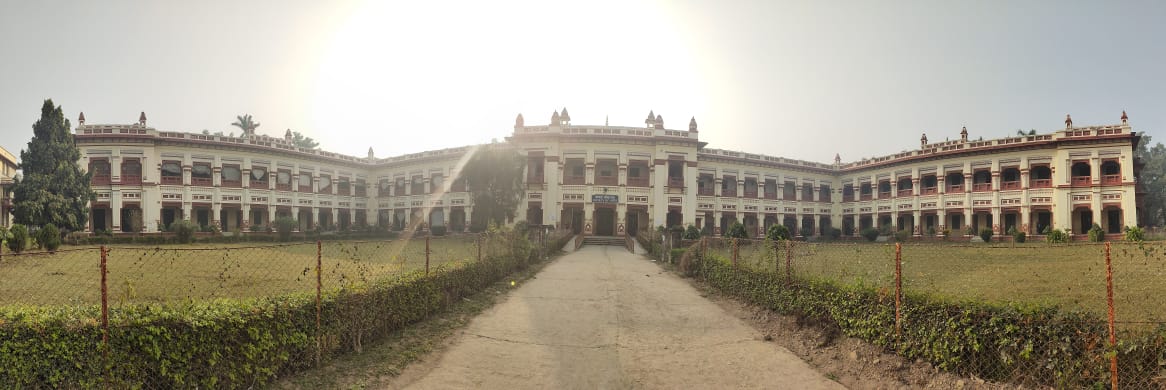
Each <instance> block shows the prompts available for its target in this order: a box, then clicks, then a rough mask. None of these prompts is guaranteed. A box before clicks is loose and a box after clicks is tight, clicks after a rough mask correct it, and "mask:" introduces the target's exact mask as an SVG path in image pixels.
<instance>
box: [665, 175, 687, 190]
mask: <svg viewBox="0 0 1166 390" xmlns="http://www.w3.org/2000/svg"><path fill="white" fill-rule="evenodd" d="M668 186H669V187H678V188H679V187H684V178H683V177H669V178H668Z"/></svg>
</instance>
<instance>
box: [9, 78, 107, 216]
mask: <svg viewBox="0 0 1166 390" xmlns="http://www.w3.org/2000/svg"><path fill="white" fill-rule="evenodd" d="M69 127H70V124H69V121H68V120H66V119H65V115H64V113H63V112H62V111H61V107H59V106H53V101H52V99H49V100H45V102H44V105H43V106H42V107H41V118H40V120H37V121H36V123H34V124H33V125H32V132H33V136H32V140H31V141H28V149H27V150H21V151H20V160H21V162H20V169H21V170H22V171H23V177H22V178H20V179H19V180H17V181H16V182H15V184H14V185H13V188H12V193H13V198H14V203H13V210H12V215H13V219H14V220H15V222H16V223H19V224H24V225H31V226H44V225H48V224H53V225H56V226H57V227H59V228H60V229H63V230H65V231H66V232H69V231H80V230H84V229H85V223H86V221H87V218H88V215H89V206H88V202H91V201H93V200H96V198H97V195H96V194H95V193H94V192H93V190H91V189H90V188H89V179H90V176H91V175H92V174H91V173H88V172H82V171H81V168H80V167H79V166H77V162H78V161H81V150H80V149H78V148H77V144H76V142H75V141H74V140H73V134H71V133H70V130H69Z"/></svg>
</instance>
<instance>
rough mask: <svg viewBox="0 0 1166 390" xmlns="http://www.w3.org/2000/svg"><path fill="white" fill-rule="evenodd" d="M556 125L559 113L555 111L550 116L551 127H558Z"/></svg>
mask: <svg viewBox="0 0 1166 390" xmlns="http://www.w3.org/2000/svg"><path fill="white" fill-rule="evenodd" d="M558 125H559V111H558V110H555V113H554V114H551V126H558Z"/></svg>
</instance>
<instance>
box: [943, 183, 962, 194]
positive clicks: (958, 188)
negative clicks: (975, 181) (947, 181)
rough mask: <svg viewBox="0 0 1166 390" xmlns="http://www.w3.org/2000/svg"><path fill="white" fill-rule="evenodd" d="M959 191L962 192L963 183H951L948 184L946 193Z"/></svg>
mask: <svg viewBox="0 0 1166 390" xmlns="http://www.w3.org/2000/svg"><path fill="white" fill-rule="evenodd" d="M961 192H964V185H963V184H952V185H950V186H947V193H949V194H958V193H961Z"/></svg>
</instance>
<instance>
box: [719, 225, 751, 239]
mask: <svg viewBox="0 0 1166 390" xmlns="http://www.w3.org/2000/svg"><path fill="white" fill-rule="evenodd" d="M725 237H726V238H749V233H748V232H746V231H745V225H742V224H741V223H740V222H733V224H732V225H729V230H727V231H725Z"/></svg>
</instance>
